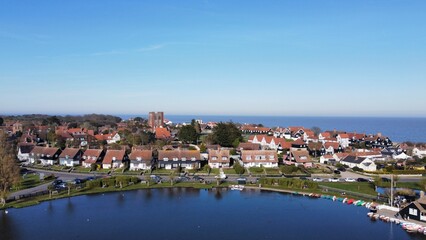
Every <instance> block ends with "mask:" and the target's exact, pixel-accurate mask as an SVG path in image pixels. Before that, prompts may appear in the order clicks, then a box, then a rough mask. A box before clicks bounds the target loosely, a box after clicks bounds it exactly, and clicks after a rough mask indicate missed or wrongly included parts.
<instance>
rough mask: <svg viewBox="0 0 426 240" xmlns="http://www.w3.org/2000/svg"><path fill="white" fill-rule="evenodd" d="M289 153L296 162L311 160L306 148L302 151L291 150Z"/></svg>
mask: <svg viewBox="0 0 426 240" xmlns="http://www.w3.org/2000/svg"><path fill="white" fill-rule="evenodd" d="M290 154H291V155H292V156H293V157H294V160H295V161H296V162H298V163H305V162H311V161H312V160H311V157H310V156H309V152H308V151H306V150H302V151H291V152H290Z"/></svg>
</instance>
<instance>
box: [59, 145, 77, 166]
mask: <svg viewBox="0 0 426 240" xmlns="http://www.w3.org/2000/svg"><path fill="white" fill-rule="evenodd" d="M82 156H83V152H82V151H81V150H80V149H78V148H65V149H64V150H63V151H62V152H61V155H59V165H62V166H67V167H74V166H78V165H80V164H81V161H82Z"/></svg>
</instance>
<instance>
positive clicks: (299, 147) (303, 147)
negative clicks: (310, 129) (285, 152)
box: [290, 138, 308, 151]
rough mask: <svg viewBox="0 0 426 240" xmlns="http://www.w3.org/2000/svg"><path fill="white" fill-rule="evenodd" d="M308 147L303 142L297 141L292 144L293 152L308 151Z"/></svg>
mask: <svg viewBox="0 0 426 240" xmlns="http://www.w3.org/2000/svg"><path fill="white" fill-rule="evenodd" d="M307 148H308V145H307V144H306V143H305V142H304V141H303V140H302V139H300V138H299V139H297V140H296V141H294V142H291V149H290V150H291V151H297V150H307Z"/></svg>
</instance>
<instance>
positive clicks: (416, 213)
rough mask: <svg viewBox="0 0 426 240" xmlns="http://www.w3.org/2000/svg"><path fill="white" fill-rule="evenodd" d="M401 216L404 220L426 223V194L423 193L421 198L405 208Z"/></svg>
mask: <svg viewBox="0 0 426 240" xmlns="http://www.w3.org/2000/svg"><path fill="white" fill-rule="evenodd" d="M399 214H400V215H401V217H402V218H404V219H413V220H417V221H422V222H426V197H425V194H424V192H423V191H421V192H420V198H419V199H417V200H416V201H414V202H411V203H410V204H408V205H407V206H405V207H403V208H402V209H401V210H400V211H399Z"/></svg>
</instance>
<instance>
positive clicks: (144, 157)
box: [129, 150, 152, 161]
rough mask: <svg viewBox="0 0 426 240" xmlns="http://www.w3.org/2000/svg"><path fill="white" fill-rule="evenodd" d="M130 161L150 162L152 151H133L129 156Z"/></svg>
mask: <svg viewBox="0 0 426 240" xmlns="http://www.w3.org/2000/svg"><path fill="white" fill-rule="evenodd" d="M129 159H130V160H137V161H151V159H152V151H151V150H133V151H132V152H131V153H130V155H129Z"/></svg>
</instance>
